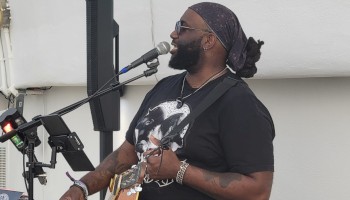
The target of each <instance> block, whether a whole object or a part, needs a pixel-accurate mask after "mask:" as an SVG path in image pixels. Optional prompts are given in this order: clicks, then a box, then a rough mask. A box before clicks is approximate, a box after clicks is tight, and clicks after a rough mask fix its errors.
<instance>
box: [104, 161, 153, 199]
mask: <svg viewBox="0 0 350 200" xmlns="http://www.w3.org/2000/svg"><path fill="white" fill-rule="evenodd" d="M145 171H146V163H145V162H139V163H138V164H137V165H134V166H132V167H131V168H130V169H129V170H127V171H125V172H123V173H121V174H116V175H114V177H113V178H112V179H111V181H110V183H109V187H108V189H107V192H106V197H105V200H137V199H138V197H139V192H141V191H142V187H141V183H142V181H143V178H144V176H145Z"/></svg>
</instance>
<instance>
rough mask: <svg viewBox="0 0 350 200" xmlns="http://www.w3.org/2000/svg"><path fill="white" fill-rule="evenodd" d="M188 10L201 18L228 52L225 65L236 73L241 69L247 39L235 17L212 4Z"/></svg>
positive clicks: (194, 6) (196, 5) (223, 8)
mask: <svg viewBox="0 0 350 200" xmlns="http://www.w3.org/2000/svg"><path fill="white" fill-rule="evenodd" d="M189 9H191V10H193V11H195V12H196V13H197V14H198V15H199V16H201V17H202V18H203V20H204V21H205V22H206V23H207V25H208V26H209V28H210V29H211V30H212V31H213V32H214V33H215V34H216V36H217V38H218V39H219V40H220V42H221V43H222V45H223V46H224V48H225V49H226V51H227V52H228V57H227V64H228V65H229V66H230V67H231V68H232V69H233V70H234V71H236V72H237V71H239V70H240V69H242V68H243V66H244V63H245V60H246V53H247V52H246V49H245V47H246V44H247V37H246V36H245V34H244V32H243V30H242V27H241V25H240V23H239V21H238V18H237V17H236V15H235V14H234V13H233V12H232V11H231V10H230V9H228V8H227V7H225V6H223V5H220V4H218V3H212V2H202V3H198V4H194V5H192V6H191V7H189Z"/></svg>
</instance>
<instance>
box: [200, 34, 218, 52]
mask: <svg viewBox="0 0 350 200" xmlns="http://www.w3.org/2000/svg"><path fill="white" fill-rule="evenodd" d="M216 41H217V38H216V36H215V34H213V33H208V34H206V35H205V36H204V37H203V43H204V44H203V49H204V50H208V49H211V48H213V47H214V46H215V43H216Z"/></svg>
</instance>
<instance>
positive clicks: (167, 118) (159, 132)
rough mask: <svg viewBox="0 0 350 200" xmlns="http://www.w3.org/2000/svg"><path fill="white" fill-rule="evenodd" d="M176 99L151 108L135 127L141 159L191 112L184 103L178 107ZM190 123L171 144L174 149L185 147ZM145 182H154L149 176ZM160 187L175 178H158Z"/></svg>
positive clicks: (136, 145)
mask: <svg viewBox="0 0 350 200" xmlns="http://www.w3.org/2000/svg"><path fill="white" fill-rule="evenodd" d="M176 105H177V102H176V101H167V102H164V103H161V104H159V105H158V106H156V107H154V108H150V109H149V110H148V113H147V114H146V115H145V116H144V117H143V118H141V119H140V120H139V122H138V124H137V126H136V128H135V137H134V138H135V148H136V153H137V156H138V158H139V160H140V161H143V156H142V154H143V152H145V151H147V150H149V149H154V148H156V147H158V145H159V144H160V140H161V139H162V138H163V136H165V135H167V134H168V133H169V132H170V131H171V130H172V129H173V128H174V127H175V126H176V125H178V124H179V123H180V122H181V121H182V120H183V119H184V118H185V117H186V116H187V115H189V114H190V108H189V107H188V105H186V104H184V105H183V106H182V107H181V108H180V109H178V108H176ZM188 126H189V125H186V126H185V128H184V129H183V130H182V132H181V133H180V134H178V136H176V137H175V138H174V139H173V141H172V142H171V144H170V148H171V150H172V151H174V152H175V151H176V150H177V149H179V148H182V147H183V138H184V136H185V134H186V131H187V129H188ZM144 182H145V183H150V182H153V180H152V179H149V178H148V177H147V176H146V177H145V180H144ZM154 182H156V183H157V184H158V185H159V187H164V186H167V185H169V184H171V183H173V182H174V180H172V179H170V180H157V181H154Z"/></svg>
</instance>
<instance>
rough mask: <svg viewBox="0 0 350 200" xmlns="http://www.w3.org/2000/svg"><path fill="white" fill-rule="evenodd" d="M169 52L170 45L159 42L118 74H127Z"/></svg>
mask: <svg viewBox="0 0 350 200" xmlns="http://www.w3.org/2000/svg"><path fill="white" fill-rule="evenodd" d="M169 51H170V45H169V43H167V42H161V43H159V44H158V45H157V46H156V47H155V48H154V49H152V50H150V51H149V52H147V53H145V54H144V55H143V56H141V57H140V58H138V59H136V60H135V61H134V62H132V63H131V64H130V65H128V66H126V67H124V68H123V69H122V70H120V72H119V73H118V74H124V73H126V72H128V71H129V70H130V69H133V68H135V67H137V66H139V65H141V64H143V63H147V62H149V61H151V60H153V59H155V58H157V57H158V56H159V55H163V54H167V53H169Z"/></svg>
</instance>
